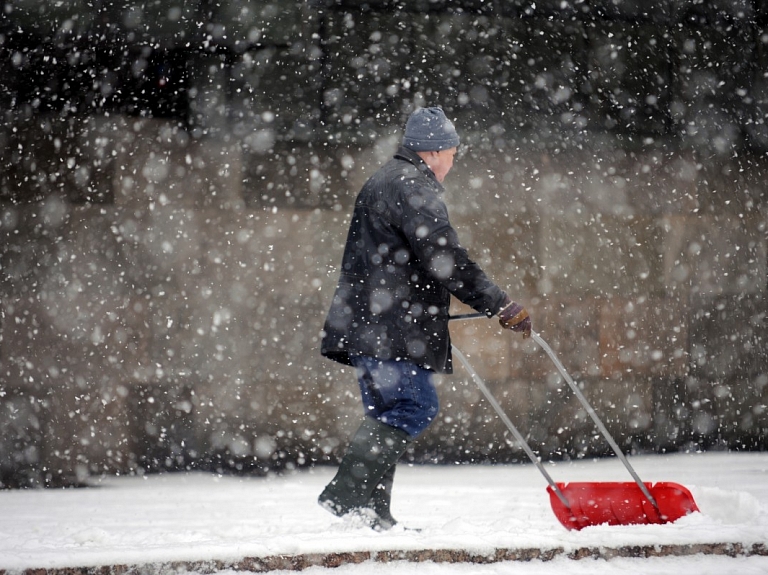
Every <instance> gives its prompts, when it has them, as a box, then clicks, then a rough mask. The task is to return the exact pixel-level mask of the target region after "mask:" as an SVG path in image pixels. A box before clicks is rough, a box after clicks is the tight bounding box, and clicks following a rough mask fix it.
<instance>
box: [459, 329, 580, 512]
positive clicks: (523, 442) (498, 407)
mask: <svg viewBox="0 0 768 575" xmlns="http://www.w3.org/2000/svg"><path fill="white" fill-rule="evenodd" d="M483 317H484V316H483ZM451 349H452V350H453V354H454V355H455V356H456V357H458V358H459V361H460V362H461V363H462V364H463V365H464V368H465V369H466V370H467V371H468V372H469V375H471V376H472V380H473V381H474V382H475V384H476V385H477V387H479V388H480V391H481V392H482V393H483V395H484V396H485V399H487V400H488V403H490V404H491V406H492V407H493V409H494V410H495V411H496V413H497V415H498V416H499V418H500V419H501V420H502V421H503V422H504V425H506V426H507V428H508V429H509V431H511V432H512V435H514V436H515V439H517V441H518V442H519V443H520V445H522V446H523V450H525V453H526V455H527V456H528V458H529V459H530V460H531V461H532V462H533V464H534V465H535V466H536V468H537V469H538V470H539V471H540V472H541V474H542V475H543V476H544V479H546V480H547V483H549V485H550V487H552V490H553V491H554V492H555V494H556V495H557V497H558V499H560V502H561V503H562V504H563V505H564V506H565V507H566V508H567V509H570V508H571V505H570V504H569V503H568V499H566V497H565V495H563V492H562V491H560V488H559V487H558V486H557V484H556V483H555V482H554V480H553V479H552V477H551V476H550V475H549V473H547V470H546V469H544V466H543V465H542V464H541V461H540V460H539V458H538V457H537V456H536V454H535V453H534V452H533V450H532V449H531V447H530V445H528V442H527V441H526V440H525V437H523V435H522V434H521V433H520V432H519V431H518V430H517V428H516V427H515V426H514V424H513V423H512V421H511V420H510V419H509V417H507V414H506V413H504V410H503V409H502V408H501V405H500V404H499V402H498V401H496V398H495V397H494V396H493V394H492V393H491V390H490V389H488V386H487V385H485V382H484V381H483V379H482V378H481V377H480V376H479V375H478V373H477V372H476V371H475V369H474V368H473V367H472V366H471V365H470V363H469V362H468V361H467V358H466V357H464V354H463V353H461V351H459V349H458V348H457V347H456V346H455V345H451Z"/></svg>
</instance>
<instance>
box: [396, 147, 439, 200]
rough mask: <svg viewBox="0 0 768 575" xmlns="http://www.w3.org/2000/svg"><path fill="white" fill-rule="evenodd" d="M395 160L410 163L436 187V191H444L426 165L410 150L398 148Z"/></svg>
mask: <svg viewBox="0 0 768 575" xmlns="http://www.w3.org/2000/svg"><path fill="white" fill-rule="evenodd" d="M395 158H396V159H398V160H405V161H406V162H410V163H411V164H413V165H414V166H416V169H417V170H419V171H420V172H421V173H422V174H424V175H425V176H427V177H428V178H429V179H430V180H431V181H432V182H433V183H434V184H435V185H437V186H438V189H439V190H440V191H441V192H442V191H443V190H444V188H443V185H442V184H441V183H440V182H438V181H437V178H436V177H435V173H434V172H433V171H432V170H431V169H430V167H429V166H428V165H427V163H426V162H425V161H424V160H422V159H421V156H419V155H418V154H417V153H416V152H414V151H413V150H411V149H410V148H406V147H405V146H400V147H399V148H398V149H397V152H395Z"/></svg>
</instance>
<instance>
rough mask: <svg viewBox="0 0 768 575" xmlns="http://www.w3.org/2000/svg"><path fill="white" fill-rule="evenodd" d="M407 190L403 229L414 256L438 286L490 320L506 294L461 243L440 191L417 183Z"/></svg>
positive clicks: (408, 186) (413, 183) (499, 308)
mask: <svg viewBox="0 0 768 575" xmlns="http://www.w3.org/2000/svg"><path fill="white" fill-rule="evenodd" d="M410 183H411V184H412V185H407V186H405V187H404V194H403V196H404V197H403V199H402V205H401V209H402V217H403V221H402V230H403V233H404V234H405V236H406V239H407V241H408V242H409V244H410V246H411V249H412V250H413V253H414V255H415V256H416V257H417V258H418V259H419V260H420V262H421V263H422V266H423V267H424V268H425V269H426V270H427V272H428V273H429V274H430V277H431V278H432V279H433V280H434V281H435V282H437V283H439V284H441V285H442V286H444V287H445V288H446V289H447V290H448V291H449V292H451V294H453V295H454V296H455V297H456V298H457V299H458V300H459V301H461V302H463V303H465V304H467V305H469V306H470V307H472V308H473V309H475V310H476V311H478V312H481V313H485V314H487V315H488V316H489V317H490V316H492V315H495V314H496V313H497V312H498V311H499V310H501V308H502V307H503V306H504V303H505V301H506V300H507V294H506V293H505V292H504V291H503V290H502V289H501V288H499V287H498V286H497V285H496V284H495V283H493V282H492V281H491V280H490V279H489V278H488V276H487V275H486V274H485V272H484V271H483V270H482V269H481V268H480V266H479V265H478V264H476V263H475V262H474V261H473V260H472V259H471V258H470V257H469V254H468V253H467V250H466V249H464V247H462V245H461V244H460V242H459V237H458V234H457V233H456V230H455V229H454V228H453V226H452V225H451V222H450V220H449V218H448V209H447V208H446V205H445V203H444V202H443V200H442V199H441V197H440V194H439V192H438V190H436V189H434V188H432V187H430V186H425V185H418V184H417V182H416V181H412V182H410Z"/></svg>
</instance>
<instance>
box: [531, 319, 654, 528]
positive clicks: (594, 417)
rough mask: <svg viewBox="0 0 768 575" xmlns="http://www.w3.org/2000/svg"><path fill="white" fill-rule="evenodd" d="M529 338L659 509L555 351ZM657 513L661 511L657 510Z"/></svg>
mask: <svg viewBox="0 0 768 575" xmlns="http://www.w3.org/2000/svg"><path fill="white" fill-rule="evenodd" d="M531 339H533V341H535V342H536V343H537V344H538V345H539V347H540V348H541V349H543V350H544V352H545V353H546V354H547V355H548V356H549V359H551V360H552V363H554V364H555V367H556V368H557V371H559V372H560V375H562V376H563V378H564V379H565V381H566V382H567V383H568V386H569V387H570V388H571V390H572V391H573V393H574V394H575V395H576V397H577V398H578V400H579V402H580V403H581V405H582V406H584V409H586V410H587V413H588V414H589V417H591V418H592V421H593V422H594V423H595V425H596V426H597V429H599V430H600V433H602V434H603V437H605V439H606V441H608V444H609V445H610V446H611V449H613V451H614V453H616V456H617V457H618V458H619V459H620V460H621V462H622V463H623V464H624V467H626V468H627V471H629V474H630V475H631V476H632V479H634V480H635V483H637V486H638V487H639V488H640V490H641V491H642V492H643V495H645V497H646V498H647V499H648V501H650V502H651V505H653V506H654V508H655V509H656V511H659V504H658V503H656V499H654V497H653V495H651V492H650V491H649V490H648V487H646V485H645V483H643V482H642V481H641V480H640V477H639V476H638V475H637V473H636V472H635V470H634V468H633V467H632V466H631V465H630V464H629V461H627V458H626V456H625V455H624V452H623V451H622V450H621V448H620V447H619V445H618V444H617V443H616V442H615V441H614V439H613V436H611V434H610V433H608V429H606V427H605V425H603V422H602V421H601V420H600V418H599V417H598V416H597V413H596V412H595V410H594V409H593V408H592V406H591V405H590V404H589V402H588V401H587V398H586V397H584V394H583V393H581V390H580V389H579V386H578V385H576V383H574V381H573V379H571V376H570V375H568V372H567V371H565V368H564V367H563V364H562V363H560V360H559V359H557V356H556V355H555V352H554V351H552V348H551V347H549V345H547V342H546V341H544V340H543V339H542V338H541V336H540V335H539V334H538V333H536V332H535V331H532V332H531ZM659 513H661V512H660V511H659Z"/></svg>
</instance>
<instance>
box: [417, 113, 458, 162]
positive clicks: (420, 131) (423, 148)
mask: <svg viewBox="0 0 768 575" xmlns="http://www.w3.org/2000/svg"><path fill="white" fill-rule="evenodd" d="M459 141H460V140H459V134H458V133H456V128H455V127H454V126H453V123H452V122H451V121H450V120H449V119H448V118H446V117H445V113H444V112H443V109H442V108H441V107H439V106H436V107H434V108H419V109H418V110H416V111H415V112H413V113H412V114H411V115H410V117H409V118H408V123H406V125H405V135H404V136H403V146H405V147H406V148H409V149H411V150H413V151H414V152H437V151H440V150H447V149H449V148H455V147H458V145H459Z"/></svg>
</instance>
